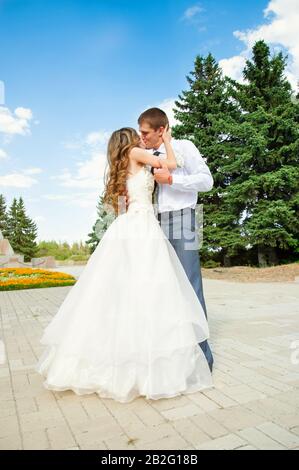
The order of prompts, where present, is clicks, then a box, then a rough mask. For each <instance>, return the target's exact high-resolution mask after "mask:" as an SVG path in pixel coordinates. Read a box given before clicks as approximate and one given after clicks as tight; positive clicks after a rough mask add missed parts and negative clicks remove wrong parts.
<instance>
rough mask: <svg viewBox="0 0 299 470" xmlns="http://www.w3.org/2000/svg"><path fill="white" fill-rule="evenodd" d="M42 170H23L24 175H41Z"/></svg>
mask: <svg viewBox="0 0 299 470" xmlns="http://www.w3.org/2000/svg"><path fill="white" fill-rule="evenodd" d="M42 171H43V170H42V169H41V168H27V169H26V170H23V173H24V174H25V175H38V174H39V173H42Z"/></svg>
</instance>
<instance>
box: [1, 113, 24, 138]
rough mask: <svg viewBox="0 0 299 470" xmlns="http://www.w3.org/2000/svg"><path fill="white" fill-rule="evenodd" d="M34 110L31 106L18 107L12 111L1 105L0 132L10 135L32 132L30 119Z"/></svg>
mask: <svg viewBox="0 0 299 470" xmlns="http://www.w3.org/2000/svg"><path fill="white" fill-rule="evenodd" d="M31 119H32V111H31V109H29V108H22V107H19V108H16V109H15V111H14V112H11V111H10V110H9V109H8V108H6V107H4V106H0V132H2V133H4V134H7V135H9V136H12V135H15V134H19V135H26V134H30V121H31Z"/></svg>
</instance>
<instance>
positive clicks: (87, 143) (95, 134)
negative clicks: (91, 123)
mask: <svg viewBox="0 0 299 470" xmlns="http://www.w3.org/2000/svg"><path fill="white" fill-rule="evenodd" d="M110 135H111V132H108V131H104V130H103V131H102V130H101V131H92V132H89V133H88V134H87V135H86V136H84V137H81V136H78V135H77V136H76V137H75V138H74V139H73V140H71V141H65V142H62V145H63V147H64V148H65V149H67V150H80V151H81V152H84V151H87V152H90V150H91V149H94V148H95V147H96V148H102V149H103V147H104V146H106V145H107V142H108V140H109V137H110Z"/></svg>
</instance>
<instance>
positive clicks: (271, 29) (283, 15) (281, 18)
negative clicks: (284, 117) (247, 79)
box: [221, 0, 299, 89]
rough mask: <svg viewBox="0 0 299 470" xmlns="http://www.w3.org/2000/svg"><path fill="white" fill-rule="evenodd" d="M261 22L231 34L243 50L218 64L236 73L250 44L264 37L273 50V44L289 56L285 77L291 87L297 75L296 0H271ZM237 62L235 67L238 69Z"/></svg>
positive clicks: (298, 35)
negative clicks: (241, 43) (251, 27)
mask: <svg viewBox="0 0 299 470" xmlns="http://www.w3.org/2000/svg"><path fill="white" fill-rule="evenodd" d="M264 17H265V22H264V23H263V24H261V25H260V26H258V27H256V28H254V29H247V30H246V31H235V32H234V36H235V37H237V38H238V39H240V41H242V42H243V43H244V44H245V46H246V49H245V50H244V51H243V52H242V53H241V54H240V55H239V56H235V57H231V58H228V59H223V60H222V61H221V64H222V65H223V66H224V69H225V67H226V70H227V71H228V72H231V73H232V74H233V76H240V75H241V73H240V72H241V69H242V67H243V61H244V57H249V56H250V51H251V48H252V46H253V44H254V43H255V42H256V41H257V40H259V39H264V40H265V41H266V42H267V43H268V44H271V45H272V46H273V47H274V48H275V50H277V46H279V48H280V49H281V48H282V49H283V50H284V51H286V52H287V53H288V55H289V63H288V67H287V71H286V74H287V77H288V79H289V81H290V82H291V84H292V86H293V88H294V89H296V87H297V80H298V77H299V29H298V24H299V2H298V0H271V1H270V2H269V4H268V6H267V8H266V9H265V10H264ZM238 65H239V70H238Z"/></svg>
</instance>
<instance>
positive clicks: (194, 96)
mask: <svg viewBox="0 0 299 470" xmlns="http://www.w3.org/2000/svg"><path fill="white" fill-rule="evenodd" d="M186 78H187V81H188V84H189V89H188V90H185V91H183V92H182V93H181V95H179V99H178V100H177V101H176V102H175V105H176V109H175V110H174V113H175V117H176V119H177V120H178V121H179V124H178V125H176V126H174V127H173V129H172V134H173V136H174V137H175V138H178V139H188V140H191V141H192V142H193V143H194V144H195V146H196V147H197V148H198V149H199V151H200V152H201V154H202V156H203V157H204V159H205V160H206V162H207V164H208V166H209V168H210V170H211V173H212V176H213V179H214V187H213V188H212V190H211V191H209V192H207V193H199V195H198V201H197V202H198V204H203V209H204V219H203V224H204V232H203V233H204V238H203V247H202V257H203V259H204V260H207V259H211V258H212V259H213V258H214V259H216V260H217V259H218V260H220V261H221V262H222V263H224V264H225V265H229V264H230V262H231V261H230V260H231V257H232V256H236V255H237V254H238V252H239V250H240V247H243V244H244V237H242V233H241V227H240V223H239V210H238V207H236V206H235V205H231V203H230V202H229V201H227V200H226V198H225V195H226V193H227V190H228V187H229V185H230V184H231V181H232V175H231V174H230V173H229V172H228V171H225V168H226V165H227V164H228V161H229V160H230V158H231V156H232V155H233V153H234V152H235V147H236V144H237V146H238V143H236V141H235V139H234V137H233V133H232V130H233V127H234V125H235V123H236V122H238V119H239V115H240V110H239V107H238V106H237V105H236V103H235V102H234V101H233V100H232V99H231V95H230V91H231V85H230V82H229V81H228V80H227V79H226V78H225V77H223V75H222V71H221V69H220V67H219V65H218V64H217V62H216V60H215V59H214V57H213V56H212V55H211V54H209V55H208V56H207V57H202V56H197V57H196V59H195V63H194V70H193V71H191V73H190V75H189V76H187V77H186Z"/></svg>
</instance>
